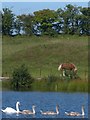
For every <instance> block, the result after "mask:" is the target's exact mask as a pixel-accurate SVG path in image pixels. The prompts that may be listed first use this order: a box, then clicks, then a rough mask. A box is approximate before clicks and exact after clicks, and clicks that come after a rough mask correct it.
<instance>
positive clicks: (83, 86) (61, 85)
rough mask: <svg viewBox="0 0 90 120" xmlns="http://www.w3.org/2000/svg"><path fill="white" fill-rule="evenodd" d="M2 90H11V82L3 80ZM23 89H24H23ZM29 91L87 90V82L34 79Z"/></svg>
mask: <svg viewBox="0 0 90 120" xmlns="http://www.w3.org/2000/svg"><path fill="white" fill-rule="evenodd" d="M2 84H3V90H12V89H11V83H10V81H8V82H3V83H2ZM23 90H25V89H23ZM27 90H30V91H44V92H45V91H52V92H53V91H55V92H59V91H61V92H89V91H88V82H85V81H81V80H76V81H75V80H72V81H60V80H57V81H55V82H52V83H50V82H48V81H47V80H36V81H34V82H33V83H32V85H31V88H30V89H27Z"/></svg>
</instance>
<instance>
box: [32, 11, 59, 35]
mask: <svg viewBox="0 0 90 120" xmlns="http://www.w3.org/2000/svg"><path fill="white" fill-rule="evenodd" d="M56 19H57V14H56V12H55V11H54V10H49V9H43V10H40V11H36V12H34V23H35V24H37V25H38V24H39V25H40V26H39V30H41V32H42V34H46V35H48V34H49V32H48V29H49V31H54V29H53V30H52V27H53V23H54V22H55V21H56Z"/></svg>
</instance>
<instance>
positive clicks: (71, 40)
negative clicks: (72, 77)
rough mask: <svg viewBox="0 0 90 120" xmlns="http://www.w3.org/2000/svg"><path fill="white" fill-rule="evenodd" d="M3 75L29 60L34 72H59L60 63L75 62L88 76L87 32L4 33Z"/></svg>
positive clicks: (30, 69)
mask: <svg viewBox="0 0 90 120" xmlns="http://www.w3.org/2000/svg"><path fill="white" fill-rule="evenodd" d="M2 43H3V45H2V47H3V53H2V55H3V60H2V62H3V64H2V65H3V75H4V76H6V75H7V76H10V75H11V73H12V71H13V69H14V68H15V67H17V66H19V65H21V64H22V63H25V64H26V65H27V66H28V68H29V71H30V73H31V74H32V76H34V77H40V74H41V76H42V77H44V76H47V75H50V74H53V75H57V76H59V72H58V70H57V68H58V66H59V64H61V63H64V62H72V63H74V64H75V65H76V66H77V68H78V74H79V76H80V77H81V78H83V79H84V78H85V74H87V66H88V39H87V37H86V36H82V37H79V36H67V35H64V36H58V37H57V38H50V37H35V36H33V37H26V36H21V37H14V38H11V37H6V36H4V37H3V41H2Z"/></svg>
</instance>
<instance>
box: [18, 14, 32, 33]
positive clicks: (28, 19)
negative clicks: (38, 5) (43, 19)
mask: <svg viewBox="0 0 90 120" xmlns="http://www.w3.org/2000/svg"><path fill="white" fill-rule="evenodd" d="M17 17H18V18H19V20H20V21H21V23H22V28H23V31H25V34H26V35H32V34H33V15H30V14H29V15H25V14H23V15H20V16H17Z"/></svg>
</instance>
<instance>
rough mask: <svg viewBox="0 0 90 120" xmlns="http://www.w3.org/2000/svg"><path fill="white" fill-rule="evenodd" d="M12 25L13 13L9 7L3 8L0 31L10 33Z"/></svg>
mask: <svg viewBox="0 0 90 120" xmlns="http://www.w3.org/2000/svg"><path fill="white" fill-rule="evenodd" d="M13 27H14V14H13V13H12V11H11V10H10V9H9V8H3V12H2V33H3V34H4V35H11V34H12V33H13V29H14V28H13Z"/></svg>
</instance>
